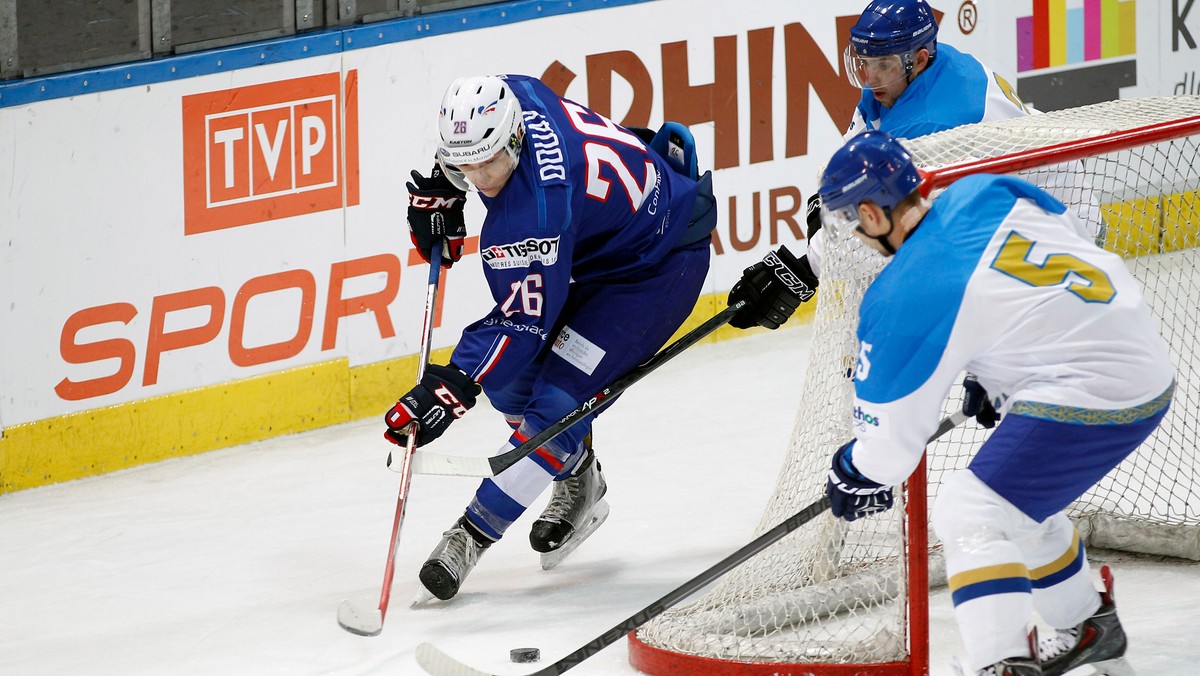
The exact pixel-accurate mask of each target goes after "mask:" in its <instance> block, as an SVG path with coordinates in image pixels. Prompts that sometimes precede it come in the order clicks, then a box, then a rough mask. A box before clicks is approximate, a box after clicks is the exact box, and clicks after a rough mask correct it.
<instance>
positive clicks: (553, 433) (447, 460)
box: [413, 300, 746, 477]
mask: <svg viewBox="0 0 1200 676" xmlns="http://www.w3.org/2000/svg"><path fill="white" fill-rule="evenodd" d="M745 304H746V301H744V300H740V301H738V302H736V303H734V304H733V305H730V306H729V307H727V308H725V309H724V310H721V311H720V312H718V313H717V314H716V315H714V316H713V317H712V318H711V319H709V320H708V321H706V322H704V323H703V324H701V325H700V326H697V327H696V328H694V329H692V330H691V331H689V332H688V333H687V334H686V335H684V336H683V337H681V338H680V339H679V340H677V341H675V342H674V343H671V344H670V345H668V346H666V347H664V348H663V349H661V350H659V351H658V353H656V354H655V355H654V356H653V357H651V358H650V359H648V360H646V361H645V362H643V363H642V364H640V365H638V366H635V367H633V368H632V369H630V370H629V371H627V372H626V373H625V374H624V375H622V376H619V377H617V378H616V379H615V380H613V381H612V382H611V383H609V385H608V386H607V387H605V388H604V389H602V390H600V391H599V392H597V393H596V394H595V395H593V396H592V397H591V398H589V399H587V400H586V401H584V402H583V403H582V404H580V405H579V406H577V407H575V409H574V410H572V411H571V412H569V413H567V414H566V415H564V416H563V417H561V418H559V419H558V421H557V422H555V423H553V424H551V425H550V426H548V427H547V428H546V429H544V430H542V431H541V432H538V433H537V434H535V435H533V436H532V437H530V438H529V440H528V441H526V442H525V443H523V444H521V445H520V446H517V447H516V448H514V449H512V450H509V451H505V452H504V453H501V454H499V455H494V456H491V457H488V458H485V457H480V456H469V455H446V454H442V453H432V452H429V451H418V452H417V454H416V456H415V457H414V458H413V472H415V473H417V474H446V475H451V476H474V477H493V476H496V475H497V474H499V473H500V472H503V471H504V470H506V469H508V468H509V467H512V466H513V465H515V464H517V462H518V461H520V460H521V458H524V457H525V456H527V455H529V454H530V453H533V452H534V451H536V450H537V449H539V448H541V447H542V446H543V445H545V444H546V442H548V441H550V440H551V439H553V438H555V437H557V436H558V435H559V434H562V433H563V432H565V431H566V430H567V429H569V428H570V427H572V426H573V425H575V424H576V423H578V422H579V421H581V420H583V419H584V418H585V417H586V416H587V414H590V413H599V412H600V411H601V410H603V409H604V408H605V407H606V406H608V404H609V403H610V402H611V401H612V400H613V398H615V397H616V396H617V395H618V394H620V393H622V392H624V391H625V390H626V389H628V388H629V386H630V385H633V384H634V383H636V382H637V381H639V380H641V379H642V378H645V377H646V376H647V375H649V374H650V372H652V371H654V370H655V369H657V368H658V367H660V366H662V365H663V364H665V363H667V362H668V361H671V360H672V359H674V358H675V357H677V356H678V355H679V353H681V352H683V351H684V350H686V349H688V348H689V347H691V346H692V345H695V344H696V343H697V342H698V341H699V340H700V339H702V338H704V337H705V336H707V335H708V334H710V333H712V332H713V331H716V330H717V329H719V328H721V327H722V326H724V325H725V324H726V323H728V322H729V320H730V319H733V316H734V315H735V314H737V311H738V310H740V309H742V307H743V306H744V305H745Z"/></svg>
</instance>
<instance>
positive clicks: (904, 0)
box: [850, 0, 938, 57]
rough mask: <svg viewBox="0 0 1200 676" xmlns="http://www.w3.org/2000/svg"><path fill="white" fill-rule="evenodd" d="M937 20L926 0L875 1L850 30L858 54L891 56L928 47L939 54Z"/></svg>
mask: <svg viewBox="0 0 1200 676" xmlns="http://www.w3.org/2000/svg"><path fill="white" fill-rule="evenodd" d="M937 31H938V26H937V21H936V20H935V19H934V16H933V9H932V8H931V7H930V6H929V5H928V3H926V2H925V0H874V1H873V2H872V3H871V4H869V5H867V8H866V9H864V10H863V13H862V15H860V16H859V17H858V22H857V23H855V24H854V27H853V28H851V29H850V46H851V48H853V49H854V51H855V52H856V53H857V55H858V56H867V57H874V56H888V55H891V54H905V53H908V52H913V51H916V50H917V49H918V48H920V47H925V48H926V49H927V50H929V56H934V55H935V54H936V53H937V42H936V40H937Z"/></svg>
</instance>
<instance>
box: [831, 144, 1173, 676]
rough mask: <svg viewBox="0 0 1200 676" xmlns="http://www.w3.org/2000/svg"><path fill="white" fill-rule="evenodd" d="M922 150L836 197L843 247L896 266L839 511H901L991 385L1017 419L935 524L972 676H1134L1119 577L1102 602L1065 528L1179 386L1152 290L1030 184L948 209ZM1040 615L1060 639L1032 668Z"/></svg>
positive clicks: (1007, 186)
mask: <svg viewBox="0 0 1200 676" xmlns="http://www.w3.org/2000/svg"><path fill="white" fill-rule="evenodd" d="M919 182H920V177H919V175H918V173H917V170H916V168H915V167H914V166H913V164H912V159H911V157H910V156H909V154H908V152H907V151H906V150H905V149H904V147H903V146H902V145H901V144H900V143H899V142H898V141H896V140H895V139H893V138H892V137H890V136H889V135H887V134H886V133H883V132H875V131H868V132H865V133H863V134H861V135H859V136H856V137H855V138H853V139H851V140H850V141H849V142H848V143H847V144H846V145H845V146H843V147H842V148H841V149H840V150H838V151H837V152H836V153H835V154H834V155H833V157H832V158H831V159H830V161H829V164H828V166H827V167H826V169H825V171H824V173H823V175H822V177H821V180H820V187H819V191H820V194H821V198H822V201H823V204H824V208H825V210H826V215H825V227H826V230H827V231H828V233H829V236H830V237H831V238H841V237H847V236H849V233H853V234H854V235H856V236H858V237H859V238H861V239H862V240H863V241H865V242H866V243H867V244H868V245H869V246H871V247H873V248H874V249H876V250H877V251H879V252H880V253H882V254H884V255H886V256H890V257H891V260H890V261H889V263H888V265H887V267H885V268H884V270H883V272H881V273H880V274H879V276H878V277H877V278H876V280H875V281H874V282H873V283H872V285H871V286H870V288H868V290H867V292H866V295H865V296H864V298H863V301H862V305H861V308H860V311H859V325H858V339H859V358H858V363H857V366H856V369H855V373H854V380H855V382H854V385H855V401H854V409H853V410H854V420H855V425H854V431H855V438H854V440H852V441H850V442H849V443H846V444H845V445H843V446H842V447H841V448H839V449H838V451H837V452H836V453H835V454H834V456H833V459H832V463H831V469H830V472H829V479H828V486H827V492H828V495H829V498H830V500H831V503H832V511H833V513H834V514H835V515H837V516H840V517H843V518H845V519H847V520H851V521H852V520H854V519H857V518H862V517H866V516H868V515H870V514H873V513H875V512H878V511H882V510H885V509H887V508H889V507H891V504H892V487H893V486H895V485H896V484H899V483H901V482H902V481H904V480H905V478H906V477H907V476H908V475H909V474H910V473H911V472H912V471H913V469H914V468H915V467H916V466H917V464H918V462H919V460H920V458H921V455H922V454H923V453H924V447H925V440H926V439H928V438H929V437H930V435H931V434H932V432H933V430H934V429H935V428H936V426H937V424H938V418H939V416H940V411H941V406H942V402H943V400H944V399H945V398H946V395H947V393H948V392H949V391H950V388H951V385H952V384H953V383H954V382H956V381H957V380H958V379H959V378H960V377H961V376H962V373H963V371H964V370H968V371H970V372H971V373H974V374H976V375H977V376H978V382H979V384H980V385H981V386H982V388H983V389H985V390H986V391H987V392H988V393H990V395H991V401H992V403H993V405H994V406H995V407H996V408H997V409H998V410H999V411H1000V413H1001V415H1002V418H1001V422H1000V423H999V425H997V426H996V428H995V430H994V432H993V433H992V435H991V436H990V437H989V439H988V440H987V441H986V442H984V444H983V445H982V447H981V448H980V449H979V450H978V452H977V453H976V455H975V457H974V458H973V459H972V461H971V464H970V466H969V468H968V469H966V470H962V471H959V472H956V473H954V474H953V475H951V478H950V479H948V480H947V481H946V482H945V483H944V484H943V485H942V488H941V491H940V493H939V495H938V497H937V501H936V504H935V505H934V507H933V515H932V522H933V527H934V529H935V531H936V532H937V534H938V536H939V537H940V538H941V540H942V542H943V543H944V545H945V557H946V568H947V575H948V577H949V583H950V590H951V597H952V600H953V603H954V606H955V613H956V616H957V619H958V623H959V627H960V629H961V632H962V636H963V640H964V642H965V644H966V648H967V654H968V666H969V667H970V669H971V670H972V672H971V673H977V674H987V675H989V676H1038V675H1044V674H1052V675H1058V674H1062V673H1065V672H1066V671H1069V670H1070V669H1073V668H1075V667H1077V666H1080V665H1082V664H1089V665H1091V666H1093V667H1096V668H1098V669H1099V671H1098V672H1097V673H1104V674H1122V673H1126V672H1125V669H1126V668H1127V665H1125V664H1124V661H1123V657H1122V656H1123V654H1124V652H1125V645H1126V639H1125V634H1124V631H1123V630H1122V629H1121V625H1120V622H1119V621H1118V619H1117V616H1116V610H1115V606H1114V605H1113V601H1112V584H1111V576H1110V575H1107V574H1104V573H1105V571H1102V577H1103V578H1104V580H1105V591H1104V592H1102V593H1101V594H1097V593H1096V592H1095V590H1094V589H1093V587H1092V578H1091V573H1090V569H1089V566H1088V562H1087V558H1086V556H1085V553H1084V547H1083V544H1082V542H1081V540H1080V537H1079V534H1078V533H1077V532H1076V531H1075V529H1074V527H1073V526H1072V524H1071V522H1070V521H1069V520H1068V519H1067V517H1066V516H1065V515H1064V514H1063V511H1062V510H1063V509H1064V508H1065V507H1066V506H1067V505H1068V504H1069V503H1071V502H1072V501H1074V500H1075V499H1076V498H1078V497H1079V496H1081V495H1082V494H1083V493H1084V492H1085V491H1086V490H1088V489H1089V488H1090V487H1091V486H1092V485H1094V484H1095V483H1096V482H1097V481H1098V480H1099V479H1100V478H1101V477H1103V476H1104V475H1105V474H1106V473H1108V472H1109V471H1110V470H1112V469H1113V468H1114V467H1116V466H1117V464H1118V463H1120V462H1121V461H1122V460H1123V459H1124V458H1125V457H1126V456H1128V455H1129V454H1130V453H1132V452H1133V451H1134V450H1135V449H1136V448H1137V447H1138V446H1139V445H1140V444H1141V443H1142V441H1143V440H1145V439H1146V437H1147V436H1148V435H1149V434H1150V433H1151V432H1152V431H1153V430H1154V429H1155V428H1156V427H1157V426H1158V423H1159V421H1160V420H1161V418H1162V416H1163V414H1164V413H1165V412H1166V410H1167V408H1168V406H1169V405H1170V402H1171V396H1172V392H1173V390H1174V369H1173V367H1172V365H1171V361H1170V358H1169V355H1168V349H1167V344H1166V342H1165V341H1164V340H1163V339H1162V337H1161V336H1160V335H1159V334H1158V331H1157V324H1156V322H1155V321H1154V319H1153V318H1152V316H1151V314H1150V311H1149V309H1148V307H1147V306H1146V304H1145V302H1144V300H1143V299H1142V295H1141V289H1140V285H1139V284H1138V283H1137V282H1136V280H1134V278H1133V277H1132V275H1130V273H1129V272H1128V270H1127V269H1126V267H1125V265H1124V263H1123V261H1122V260H1121V259H1120V258H1119V257H1118V256H1116V255H1114V254H1111V253H1108V252H1105V251H1103V250H1101V249H1099V248H1097V247H1096V246H1094V245H1093V244H1092V242H1091V241H1090V240H1089V239H1088V238H1087V236H1086V234H1085V232H1084V230H1083V227H1082V225H1081V223H1080V222H1079V220H1078V219H1077V218H1076V217H1075V215H1074V214H1073V213H1070V212H1068V210H1067V209H1066V207H1065V206H1064V205H1063V204H1062V203H1061V202H1059V201H1058V200H1056V199H1054V198H1053V197H1052V196H1050V195H1049V194H1048V193H1046V192H1044V191H1042V190H1041V189H1039V188H1037V187H1036V186H1034V185H1032V184H1030V183H1027V182H1024V181H1022V180H1020V179H1016V178H1011V177H1004V176H991V175H978V176H972V177H968V178H964V179H962V180H960V181H958V182H957V183H955V184H953V185H951V186H950V187H949V188H947V189H946V190H945V191H944V192H943V193H942V194H941V195H939V196H938V197H937V199H936V200H934V201H933V202H932V203H931V202H929V201H927V200H926V199H925V198H923V197H922V196H921V194H920V192H919V191H918V189H917V188H918V184H919ZM1035 609H1036V611H1037V612H1038V613H1039V614H1040V616H1041V617H1042V619H1043V620H1044V621H1045V622H1047V623H1048V624H1049V625H1050V626H1052V627H1055V628H1056V632H1055V633H1054V635H1053V636H1050V637H1048V638H1047V639H1045V640H1044V641H1043V642H1042V643H1041V644H1040V645H1039V646H1038V647H1037V649H1036V652H1037V653H1038V654H1034V652H1033V651H1031V649H1030V647H1029V645H1028V643H1027V632H1028V625H1029V623H1030V622H1031V620H1032V613H1033V611H1034V610H1035Z"/></svg>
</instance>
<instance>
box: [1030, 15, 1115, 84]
mask: <svg viewBox="0 0 1200 676" xmlns="http://www.w3.org/2000/svg"><path fill="white" fill-rule="evenodd" d="M1070 4H1071V6H1070V7H1068V6H1067V5H1068V0H1033V15H1032V16H1023V17H1019V18H1018V19H1017V72H1025V71H1029V70H1038V69H1040V68H1051V67H1054V66H1065V65H1067V64H1072V63H1083V62H1085V61H1096V60H1098V59H1110V58H1113V57H1117V56H1126V55H1130V54H1134V53H1136V52H1137V11H1136V10H1137V0H1075V2H1071V3H1070Z"/></svg>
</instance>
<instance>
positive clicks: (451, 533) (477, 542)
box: [417, 516, 492, 601]
mask: <svg viewBox="0 0 1200 676" xmlns="http://www.w3.org/2000/svg"><path fill="white" fill-rule="evenodd" d="M491 544H492V542H491V540H489V539H488V538H487V536H486V535H484V534H483V533H481V532H479V529H477V528H476V527H475V526H474V525H472V524H471V522H470V521H468V520H467V517H465V516H463V517H459V519H458V521H455V522H454V525H453V526H451V527H450V530H448V531H446V532H445V533H442V541H441V542H439V543H438V546H437V547H434V548H433V552H432V553H431V554H430V555H429V560H428V561H426V562H425V563H424V564H423V565H422V566H421V572H420V574H419V575H418V576H417V577H419V578H420V580H421V584H423V585H425V588H426V589H428V590H429V593H430V594H433V595H434V596H436V597H438V598H439V599H441V600H443V601H447V600H449V599H452V598H454V595H455V594H457V593H458V589H459V587H461V586H462V583H463V580H465V579H467V575H468V574H469V573H470V572H471V570H472V569H473V568H475V564H476V563H478V562H479V557H480V556H483V553H484V552H485V551H486V550H487V548H488V547H490V546H491ZM420 600H421V597H418V601H420Z"/></svg>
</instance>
